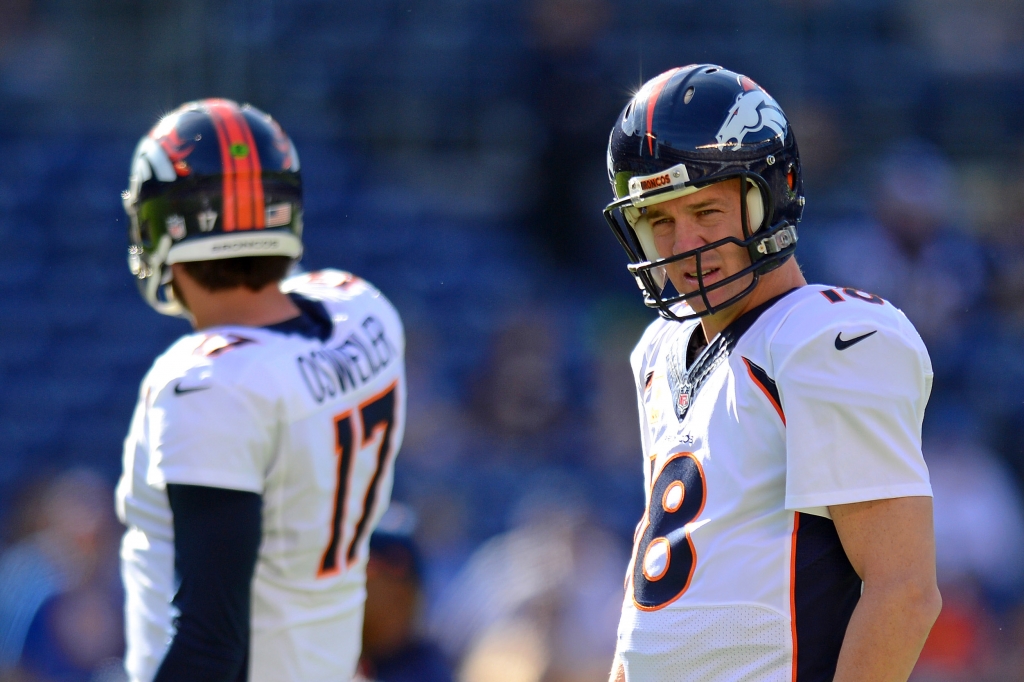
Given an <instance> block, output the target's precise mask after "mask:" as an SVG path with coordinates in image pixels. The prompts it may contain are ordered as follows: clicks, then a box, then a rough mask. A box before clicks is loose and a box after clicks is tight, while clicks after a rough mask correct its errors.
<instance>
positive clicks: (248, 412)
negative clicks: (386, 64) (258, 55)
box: [117, 99, 406, 682]
mask: <svg viewBox="0 0 1024 682" xmlns="http://www.w3.org/2000/svg"><path fill="white" fill-rule="evenodd" d="M124 206H125V210H126V212H127V213H128V217H129V219H130V221H129V238H130V240H131V246H130V250H129V265H130V267H131V271H132V274H133V275H134V276H135V277H136V279H137V282H138V285H139V289H140V291H141V292H142V294H143V297H144V298H145V300H146V301H147V303H149V304H150V305H151V306H152V307H153V308H154V309H155V310H157V311H158V312H160V313H163V314H167V315H180V316H185V317H187V318H188V319H189V320H190V322H191V323H192V326H193V328H194V329H195V333H193V334H188V335H186V336H183V337H182V338H181V339H179V340H178V341H177V342H175V343H174V344H173V345H172V346H171V347H170V348H169V349H168V350H167V351H166V352H165V353H164V354H163V355H161V356H160V357H159V358H157V360H156V361H155V362H154V364H153V367H152V368H151V369H150V371H149V373H148V374H147V375H146V377H145V378H144V379H143V382H142V387H141V389H140V391H139V402H138V405H137V407H136V410H135V414H134V416H133V418H132V423H131V426H130V429H129V433H128V437H127V438H126V439H125V447H124V471H123V474H122V476H121V480H120V482H119V483H118V486H117V509H118V514H119V516H120V517H121V519H122V520H123V521H124V523H125V524H126V525H127V526H128V530H127V532H126V533H125V535H124V538H123V541H122V545H121V560H122V563H121V567H122V575H123V578H124V583H125V590H126V593H127V599H126V606H125V613H126V621H127V622H126V639H127V654H126V657H125V668H126V669H127V671H128V675H129V678H130V680H131V681H132V682H150V680H157V681H158V682H170V681H171V680H207V681H209V682H238V681H243V680H252V681H258V680H268V681H269V680H273V681H274V682H285V681H286V680H294V681H296V682H298V681H300V680H302V681H306V680H328V679H334V680H343V679H351V677H352V675H353V674H354V672H355V667H356V663H357V660H358V657H359V651H360V638H361V633H362V622H363V604H364V599H365V583H364V581H365V572H364V571H365V566H366V561H367V556H368V553H369V549H368V544H369V538H370V534H371V532H372V531H373V528H374V526H375V525H376V523H377V521H378V519H379V518H380V516H381V515H382V514H383V513H384V510H385V508H386V507H387V502H388V500H389V498H390V494H391V485H392V475H393V465H394V458H395V455H396V453H397V450H398V447H399V445H400V443H401V440H402V433H403V430H404V423H405V391H406V389H405V379H404V365H403V357H404V345H405V343H404V336H403V330H402V324H401V321H400V320H399V317H398V314H397V312H396V311H395V309H394V308H393V307H392V306H391V304H390V303H389V302H388V301H387V299H385V298H384V297H383V296H382V295H381V293H380V292H379V291H377V290H376V289H375V288H374V287H373V286H371V285H370V284H369V283H367V282H365V281H364V280H361V279H359V278H358V277H355V276H353V275H351V274H349V273H347V272H341V271H338V270H322V271H318V272H313V273H309V274H303V275H297V276H294V277H291V278H289V279H287V280H285V277H286V274H287V272H288V271H289V269H290V268H291V267H292V265H293V264H294V263H295V261H296V260H297V259H298V258H299V256H300V255H301V254H302V240H301V235H302V189H301V179H300V175H299V158H298V155H297V153H296V150H295V147H294V145H293V144H292V142H291V140H290V139H289V138H288V137H287V136H286V135H285V133H284V131H283V130H282V129H281V127H280V126H279V125H278V124H277V123H276V122H275V121H274V120H273V119H272V118H271V117H270V116H268V115H267V114H265V113H263V112H262V111H259V110H258V109H256V108H254V107H251V106H249V105H245V106H239V105H238V104H236V103H235V102H232V101H229V100H224V99H207V100H202V101H198V102H190V103H187V104H184V105H182V106H181V107H180V108H178V109H176V110H175V111H173V112H171V113H169V114H167V115H166V116H164V117H163V118H162V119H161V120H160V121H159V123H157V125H156V127H155V128H154V129H153V130H152V131H150V133H149V134H147V135H146V136H144V137H143V138H142V140H141V141H140V142H139V144H138V146H137V148H136V151H135V156H134V158H133V160H132V167H131V176H130V186H129V189H128V190H127V191H126V192H125V194H124ZM282 280H284V281H282Z"/></svg>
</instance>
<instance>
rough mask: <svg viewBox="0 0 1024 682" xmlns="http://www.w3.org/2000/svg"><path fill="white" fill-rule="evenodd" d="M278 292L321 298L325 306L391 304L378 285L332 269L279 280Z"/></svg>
mask: <svg viewBox="0 0 1024 682" xmlns="http://www.w3.org/2000/svg"><path fill="white" fill-rule="evenodd" d="M281 291H283V292H285V293H288V294H298V295H300V296H304V297H305V298H310V299H313V300H315V301H320V302H321V303H323V304H324V305H325V306H328V307H330V306H332V305H337V304H343V305H344V304H347V305H350V306H351V305H369V306H372V305H380V306H387V307H391V303H390V302H389V301H388V300H387V298H385V297H384V295H383V294H382V293H381V292H380V290H379V289H377V287H375V286H373V285H372V284H371V283H370V282H368V281H366V280H365V279H363V278H362V277H358V276H356V275H353V274H352V273H351V272H346V271H344V270H335V269H332V268H329V269H325V270H314V271H312V272H303V273H301V274H298V275H294V276H292V277H289V278H288V279H286V280H284V281H283V282H281Z"/></svg>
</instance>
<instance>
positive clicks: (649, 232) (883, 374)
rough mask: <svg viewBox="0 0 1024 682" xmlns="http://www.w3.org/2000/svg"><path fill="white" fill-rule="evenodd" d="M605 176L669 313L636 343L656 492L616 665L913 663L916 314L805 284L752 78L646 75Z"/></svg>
mask: <svg viewBox="0 0 1024 682" xmlns="http://www.w3.org/2000/svg"><path fill="white" fill-rule="evenodd" d="M608 172H609V178H610V180H611V183H612V187H613V191H614V195H615V200H614V201H613V202H612V203H611V204H609V205H608V207H607V208H606V210H605V215H606V217H607V218H608V221H609V224H610V225H611V227H612V229H613V231H614V232H615V234H616V236H617V237H618V239H619V241H620V243H621V244H622V246H623V247H624V248H625V249H626V252H627V253H628V254H629V258H630V261H631V263H630V265H629V270H630V272H631V273H632V274H633V275H634V276H635V277H636V280H637V282H638V283H639V285H640V288H641V289H642V291H643V293H644V298H645V301H646V303H647V305H648V306H650V307H653V308H655V309H657V311H658V312H659V314H660V318H661V319H659V320H657V321H656V322H654V323H653V324H651V325H650V327H649V328H648V329H647V332H646V333H645V334H644V336H643V338H642V339H641V341H640V343H639V345H638V346H637V348H636V350H635V351H634V352H633V355H632V358H631V361H632V367H633V374H634V378H635V379H636V387H637V396H638V401H639V409H640V419H641V431H642V440H643V452H644V456H645V461H644V481H645V490H646V499H647V509H646V512H645V513H644V515H643V518H642V519H641V521H640V523H639V525H638V526H637V531H636V536H635V545H634V549H633V558H632V562H631V564H630V567H629V570H628V572H627V577H626V595H625V599H624V602H623V608H622V616H621V620H620V625H619V633H618V646H617V653H616V657H615V661H614V664H613V669H612V679H613V680H627V681H628V682H649V681H655V680H658V681H661V680H664V681H666V682H667V681H669V680H671V681H673V682H681V681H690V680H692V681H694V682H696V681H700V682H738V681H740V680H743V681H745V682H783V681H786V682H810V681H813V682H823V681H825V680H833V679H835V680H836V681H837V682H839V681H842V682H853V681H855V680H858V681H864V682H868V681H870V682H881V681H883V680H884V681H889V680H906V679H907V677H908V676H909V674H910V672H911V670H912V669H913V666H914V663H915V661H916V660H917V656H918V654H919V652H920V650H921V647H922V646H923V644H924V641H925V638H926V637H927V635H928V632H929V630H930V628H931V626H932V623H933V622H934V620H935V618H936V617H937V615H938V611H939V608H940V605H941V599H940V596H939V593H938V590H937V588H936V583H935V550H934V536H933V531H932V508H931V486H930V483H929V479H928V470H927V468H926V466H925V463H924V460H923V458H922V456H921V422H922V418H923V415H924V408H925V404H926V402H927V400H928V394H929V391H930V389H931V381H932V371H931V365H930V362H929V359H928V353H927V351H926V350H925V347H924V345H923V344H922V342H921V339H920V337H919V336H918V334H917V332H916V331H915V329H914V327H913V325H911V323H910V322H909V321H908V320H907V318H906V317H905V316H904V315H903V313H901V312H900V311H899V310H897V309H896V308H894V307H893V306H892V305H890V304H889V303H888V302H886V301H884V300H882V299H880V298H878V297H877V296H874V295H872V294H869V293H865V292H862V291H857V290H855V289H850V288H835V287H828V286H818V285H813V286H809V285H807V283H806V282H805V281H804V278H803V276H802V274H801V272H800V269H799V267H798V266H797V263H796V261H795V259H794V258H793V251H794V249H795V247H796V240H797V232H796V224H797V222H798V221H799V219H800V217H801V214H802V211H803V205H804V197H803V188H802V183H801V169H800V158H799V155H798V152H797V146H796V141H795V138H794V134H793V130H792V128H791V126H790V125H789V121H788V120H787V119H786V116H785V114H783V112H782V109H781V108H780V107H779V105H778V103H777V102H776V101H775V100H774V99H773V98H772V97H771V96H770V95H769V94H768V93H767V92H765V91H764V89H762V88H761V87H760V86H758V85H757V84H756V83H754V82H753V81H752V80H751V79H749V78H747V77H746V76H742V75H740V74H737V73H734V72H731V71H728V70H725V69H722V68H721V67H718V66H714V65H709V64H704V65H693V66H687V67H683V68H677V69H673V70H671V71H667V72H665V73H663V74H661V75H659V76H657V77H656V78H654V79H652V80H650V81H649V82H647V83H646V84H645V85H644V86H643V87H642V88H641V90H640V91H639V92H638V93H637V94H636V96H635V97H634V98H633V99H632V100H631V101H630V102H629V104H628V105H627V106H626V108H625V110H624V111H623V113H622V116H621V117H620V118H619V119H618V120H617V121H616V123H615V127H614V128H613V129H612V133H611V138H610V140H609V147H608Z"/></svg>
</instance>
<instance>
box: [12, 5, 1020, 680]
mask: <svg viewBox="0 0 1024 682" xmlns="http://www.w3.org/2000/svg"><path fill="white" fill-rule="evenodd" d="M691 62H713V63H720V64H723V65H725V66H728V67H729V68H731V69H735V70H737V71H740V72H743V73H747V74H749V75H750V76H751V77H753V78H754V79H755V80H756V81H758V82H759V83H760V84H761V85H763V86H764V87H765V88H766V89H767V90H768V91H769V92H771V93H772V94H773V95H774V96H775V97H776V98H777V99H778V100H779V101H780V102H781V103H782V105H783V107H784V108H785V109H786V111H787V113H788V114H789V116H790V118H791V119H792V121H793V123H794V127H795V130H796V133H797V138H798V140H799V143H800V147H801V152H802V154H803V158H804V162H805V179H806V187H807V196H808V203H807V210H806V214H805V220H804V222H803V224H802V225H801V231H800V235H801V247H800V249H799V251H798V258H799V260H800V262H801V264H802V265H803V267H804V269H805V271H806V273H807V274H808V278H809V279H810V280H811V281H823V282H829V283H832V284H837V285H849V286H856V287H860V288H862V289H865V290H868V291H872V292H875V293H878V294H880V295H882V296H885V297H887V298H889V299H890V300H892V301H893V302H894V303H895V304H896V305H898V306H900V307H902V308H903V309H904V310H905V311H906V312H907V314H908V315H909V316H910V318H911V320H912V321H913V322H914V323H915V324H916V325H917V326H918V329H919V330H920V331H921V333H922V335H923V336H924V337H925V340H926V342H927V343H928V345H929V348H930V350H931V352H932V356H933V361H934V364H935V369H936V379H935V389H934V392H933V395H932V401H931V406H930V409H929V413H928V418H927V422H926V443H925V454H926V457H927V459H928V461H929V464H930V467H931V470H932V475H933V483H934V488H935V496H936V498H935V509H936V528H937V535H938V551H939V568H940V580H941V587H942V591H943V596H944V599H945V607H944V610H943V613H942V616H941V617H940V620H939V623H938V624H937V625H936V628H935V630H934V631H933V635H932V637H931V640H930V641H929V644H928V645H927V647H926V650H925V653H924V655H923V657H922V660H921V663H920V664H919V666H918V670H917V671H916V672H915V676H914V678H913V679H914V680H917V681H918V682H921V681H937V682H938V681H943V682H953V681H961V680H963V681H966V680H970V681H972V682H973V681H978V680H981V681H990V680H991V681H995V680H999V681H1004V680H1005V681H1010V680H1024V606H1022V604H1024V511H1022V498H1021V492H1020V491H1021V487H1022V481H1024V179H1022V175H1021V173H1020V168H1021V166H1022V162H1024V78H1022V76H1024V2H1021V1H1020V0H1013V1H1009V0H771V1H766V2H761V3H749V2H742V1H741V0H719V1H717V2H713V3H709V2H699V1H698V0H649V1H648V2H644V3H631V2H625V1H624V0H522V1H518V2H517V1H514V0H401V1H399V0H375V1H374V2H359V3H357V2H351V1H348V0H343V1H342V2H338V1H336V0H178V1H177V2H166V3H139V2H129V1H128V0H0V387H2V390H0V529H2V531H0V533H2V534H0V679H3V680H35V681H37V682H50V681H53V682H57V681H62V682H63V681H68V682H71V681H75V682H77V681H79V680H80V681H82V682H90V681H91V682H113V681H114V680H119V679H121V677H120V676H119V675H120V673H119V672H118V665H117V657H118V656H119V654H120V651H121V648H122V647H123V642H122V640H121V634H120V627H121V625H120V609H121V603H120V599H121V595H120V587H119V582H118V576H117V572H116V570H117V568H116V546H117V542H118V539H119V533H120V529H119V528H118V527H117V525H116V521H115V520H114V518H113V512H112V509H111V507H112V491H111V488H112V484H113V482H114V481H115V479H116V476H117V474H118V472H119V468H120V456H121V453H120V447H121V441H122V438H123V435H124V433H125V431H126V428H127V424H128V420H129V416H130V412H131V410H132V407H133V405H134V402H135V397H136V390H137V386H138V383H139V380H140V379H141V377H142V375H143V374H144V372H145V371H146V369H147V367H148V365H149V363H150V362H151V361H152V359H153V358H154V357H155V356H156V355H157V354H158V353H160V352H161V351H162V350H163V349H164V348H165V347H166V346H167V345H168V344H169V343H170V342H171V341H172V340H173V339H174V338H175V337H176V336H177V335H179V334H182V333H184V332H186V331H187V325H186V323H185V322H184V321H179V320H173V319H167V318H161V317H159V316H158V315H156V314H155V313H154V312H152V311H151V310H150V309H149V308H148V307H147V306H146V305H145V303H144V302H143V301H142V299H141V298H140V297H139V295H138V293H137V292H136V289H135V286H134V284H133V282H132V280H131V277H130V276H129V274H128V270H127V267H126V264H125V254H126V237H125V226H124V216H123V214H122V210H121V205H120V192H121V190H122V189H123V188H124V187H125V186H126V182H127V172H128V162H129V158H130V155H131V152H132V149H133V146H134V144H135V142H136V141H137V139H138V138H139V136H141V135H142V134H143V133H144V132H146V130H148V129H149V128H150V126H151V125H152V124H153V123H154V122H155V121H156V120H157V118H158V117H159V116H160V114H161V113H163V112H165V111H169V110H170V109H172V108H173V107H175V106H176V105H177V104H179V103H181V102H183V101H186V100H189V99H195V98H201V97H209V96H223V97H229V98H233V99H237V100H239V101H248V102H251V103H253V104H255V105H257V106H259V107H261V108H263V109H265V110H266V111H268V112H270V113H272V114H273V115H274V116H275V117H276V118H277V119H278V120H279V121H280V122H281V124H282V125H283V126H284V128H285V129H286V130H287V131H289V133H290V134H291V135H292V137H293V139H294V140H295V142H296V145H297V147H298V150H299V155H300V157H301V159H302V163H303V169H302V170H303V176H304V180H305V196H306V219H305V223H306V226H307V233H306V234H307V247H306V255H305V258H304V261H303V265H304V266H305V267H306V268H309V269H314V268H319V267H325V266H334V267H342V268H345V269H349V270H352V271H353V272H356V273H358V274H360V275H362V276H364V277H366V278H367V279H370V280H371V281H373V282H374V283H376V284H377V285H378V286H379V287H380V288H381V289H382V290H383V291H384V292H385V293H386V294H387V295H388V296H389V297H390V298H391V299H392V300H393V301H394V302H395V304H396V305H397V306H398V308H399V310H400V311H401V313H402V314H403V316H404V318H405V321H406V324H407V326H408V344H409V345H408V361H409V378H410V410H409V428H408V433H407V436H406V442H405V446H404V448H403V450H402V452H401V455H400V458H399V460H398V465H397V474H396V485H395V492H394V498H395V499H396V500H399V501H401V502H403V503H405V505H407V507H408V509H409V510H411V511H412V512H413V513H414V514H415V516H416V517H417V518H418V520H419V523H418V525H417V526H416V530H415V539H416V542H417V543H418V545H419V549H420V551H421V553H422V566H421V573H422V581H423V583H422V589H423V602H422V608H421V609H420V614H419V621H418V623H419V624H418V626H417V627H418V632H420V633H421V636H423V637H426V638H429V639H432V640H433V641H435V642H437V643H438V644H439V645H440V646H441V648H442V649H443V651H444V652H445V654H446V655H447V656H448V657H449V658H450V662H451V665H452V666H453V668H454V669H455V670H456V671H457V677H458V679H460V680H463V681H465V682H539V681H540V680H545V681H547V682H565V681H577V680H578V681H580V682H582V681H584V680H601V679H603V678H604V677H605V675H606V674H607V668H608V663H609V657H610V655H611V651H612V648H613V646H614V630H615V624H616V618H617V611H618V603H619V601H620V599H621V595H622V593H621V579H622V575H623V572H624V569H625V565H626V560H627V558H628V552H629V548H630V538H631V535H632V529H633V525H634V524H635V522H636V520H637V519H638V518H639V516H640V513H641V511H642V508H641V507H642V491H641V480H642V479H641V469H640V466H639V447H638V434H637V426H636V423H635V422H636V417H635V411H636V407H635V399H634V397H633V388H632V384H631V379H630V374H629V369H628V362H627V354H628V351H629V349H630V347H631V346H632V344H633V343H634V342H635V341H636V339H637V338H638V336H639V333H640V330H641V329H642V328H643V326H644V324H645V323H646V322H647V321H648V320H649V319H651V318H650V315H649V314H648V313H647V311H646V310H645V309H644V308H643V307H642V305H641V303H640V299H639V297H638V295H637V291H636V288H635V285H634V284H633V283H632V281H631V279H630V277H629V276H628V274H627V273H626V270H625V267H624V263H625V259H624V256H623V255H622V254H621V252H620V250H619V247H618V245H617V244H616V243H615V241H614V239H613V237H612V235H611V234H610V233H609V231H608V229H607V228H606V226H605V225H604V224H603V220H602V218H601V214H600V211H601V209H602V208H603V206H604V204H605V203H606V201H607V199H608V196H609V190H608V185H607V181H606V178H605V173H604V145H605V142H606V139H607V133H608V130H609V129H610V127H611V125H612V122H613V120H614V118H615V116H616V115H617V113H618V112H619V111H620V109H621V107H622V106H624V104H625V102H626V101H627V99H628V97H629V96H630V94H631V93H632V91H633V90H634V89H635V88H636V87H638V86H639V84H640V83H641V82H642V81H643V80H645V79H647V78H650V77H651V76H653V75H655V74H657V73H659V72H661V71H663V70H665V69H666V68H669V67H671V66H676V65H681V64H687V63H691Z"/></svg>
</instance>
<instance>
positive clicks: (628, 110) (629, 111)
mask: <svg viewBox="0 0 1024 682" xmlns="http://www.w3.org/2000/svg"><path fill="white" fill-rule="evenodd" d="M635 104H636V100H633V101H632V102H630V103H629V106H627V107H626V111H625V112H623V114H622V120H623V121H628V120H629V117H630V116H632V115H633V107H634V105H635Z"/></svg>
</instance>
